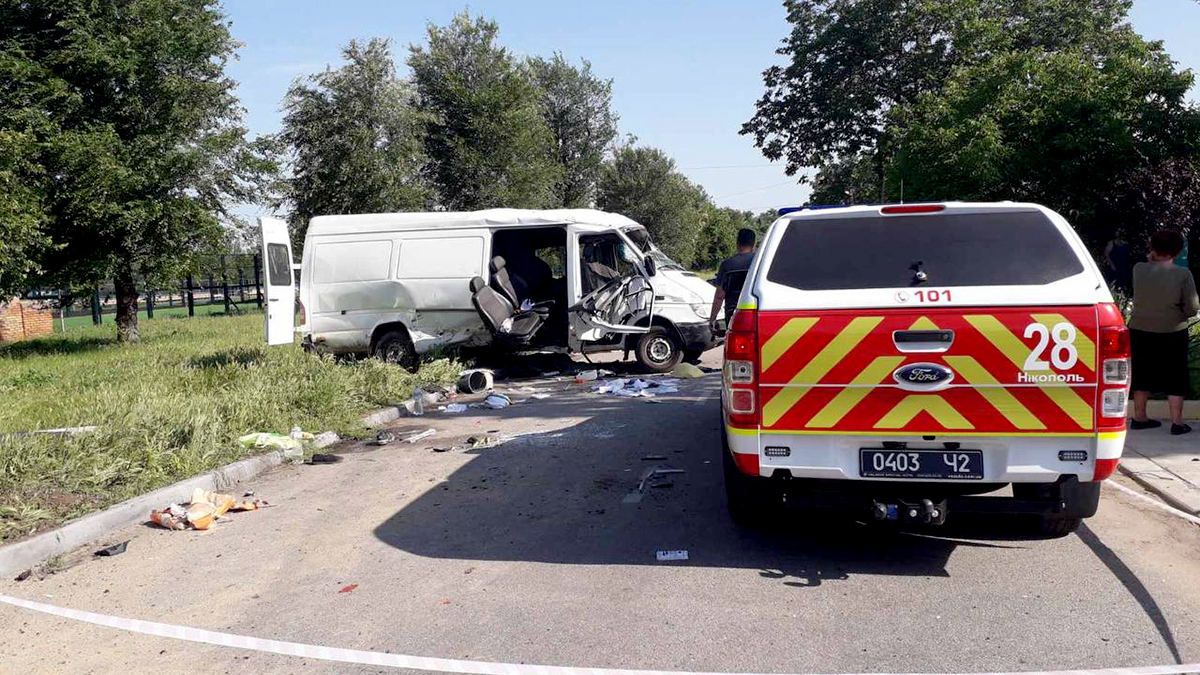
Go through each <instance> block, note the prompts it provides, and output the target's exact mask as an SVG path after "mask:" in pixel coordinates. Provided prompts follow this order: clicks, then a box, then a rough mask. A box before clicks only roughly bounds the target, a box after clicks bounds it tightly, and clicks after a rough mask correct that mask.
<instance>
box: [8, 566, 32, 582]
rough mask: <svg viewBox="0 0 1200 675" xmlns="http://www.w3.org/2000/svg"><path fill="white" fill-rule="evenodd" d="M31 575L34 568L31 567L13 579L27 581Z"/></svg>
mask: <svg viewBox="0 0 1200 675" xmlns="http://www.w3.org/2000/svg"><path fill="white" fill-rule="evenodd" d="M31 576H33V568H30V569H27V570H25V571H24V572H21V573H20V574H18V575H17V576H16V578H14V579H13V581H25V580H26V579H28V578H29V577H31Z"/></svg>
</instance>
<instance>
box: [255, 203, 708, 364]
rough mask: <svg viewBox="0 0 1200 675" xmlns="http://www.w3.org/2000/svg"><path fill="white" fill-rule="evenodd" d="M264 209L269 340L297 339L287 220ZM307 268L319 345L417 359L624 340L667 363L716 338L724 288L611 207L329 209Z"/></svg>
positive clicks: (315, 233) (311, 322) (307, 248)
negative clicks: (436, 353) (451, 351)
mask: <svg viewBox="0 0 1200 675" xmlns="http://www.w3.org/2000/svg"><path fill="white" fill-rule="evenodd" d="M259 223H260V228H261V232H262V245H263V259H264V260H265V261H267V275H266V276H267V281H268V285H267V288H268V293H267V296H268V300H269V302H268V305H267V307H268V312H267V313H268V317H267V321H266V323H267V328H266V332H267V340H268V342H269V343H271V344H280V343H288V342H291V341H292V340H293V317H294V313H293V312H291V311H290V310H291V309H292V297H293V290H292V286H291V275H290V269H291V264H292V256H291V247H290V244H289V236H288V231H287V225H286V224H285V223H284V222H283V221H281V220H279V219H276V218H261V219H260V221H259ZM300 269H301V272H300V294H299V304H300V311H299V315H300V325H299V327H298V328H295V329H294V330H295V332H297V333H299V334H300V339H301V340H302V342H303V343H304V344H305V346H306V347H309V348H312V349H315V350H319V351H322V352H330V353H361V354H371V355H374V356H378V357H381V358H384V359H386V360H389V361H393V362H397V363H402V364H405V365H411V364H412V363H413V362H414V361H415V359H416V357H417V356H419V355H421V354H425V353H427V352H429V351H430V350H434V349H438V348H442V347H447V346H451V345H466V346H482V345H486V344H493V345H496V346H498V347H502V348H506V349H510V350H512V351H514V352H518V351H560V352H569V353H584V354H590V353H595V352H603V351H623V352H625V354H626V357H628V355H629V354H630V353H632V354H634V355H635V356H636V358H637V360H638V361H639V363H640V364H641V365H642V366H643V367H645V368H646V369H647V370H650V371H655V372H661V371H665V370H669V369H671V368H673V367H674V366H675V365H676V364H677V363H679V361H680V360H682V359H685V358H694V357H698V356H699V354H700V353H701V352H703V351H704V350H706V349H709V348H710V347H713V346H714V345H715V344H716V343H717V340H716V338H715V337H714V335H713V333H712V331H711V329H710V328H709V321H708V313H709V310H710V308H711V306H712V299H713V294H714V288H713V287H712V286H711V285H710V284H708V283H707V282H705V281H704V280H702V279H701V278H699V277H698V276H696V275H695V274H692V273H691V272H688V271H687V270H685V269H684V268H683V267H682V266H680V265H679V264H677V263H675V262H674V261H672V260H671V259H670V258H669V257H668V256H666V255H665V254H664V253H663V252H662V251H660V250H659V249H658V248H656V247H655V246H654V243H653V242H652V241H651V240H650V236H649V234H648V233H647V232H646V229H645V228H644V227H642V226H641V225H639V224H638V223H636V222H634V221H632V220H630V219H628V218H626V217H624V216H621V215H617V214H613V213H606V212H603V211H596V210H591V209H570V210H565V209H564V210H521V209H491V210H486V211H474V212H464V213H382V214H363V215H340V216H318V217H316V218H313V219H312V221H310V222H309V226H308V232H307V235H306V237H305V241H304V252H303V259H302V262H301V265H300ZM277 271H278V272H279V273H278V274H277V273H276V272H277ZM277 282H279V283H277Z"/></svg>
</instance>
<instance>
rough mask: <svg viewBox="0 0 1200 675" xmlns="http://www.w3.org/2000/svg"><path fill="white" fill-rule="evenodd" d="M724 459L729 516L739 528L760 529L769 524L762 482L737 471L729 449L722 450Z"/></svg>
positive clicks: (722, 464)
mask: <svg viewBox="0 0 1200 675" xmlns="http://www.w3.org/2000/svg"><path fill="white" fill-rule="evenodd" d="M721 454H722V456H723V457H724V459H723V461H722V462H721V467H722V469H724V473H725V503H726V505H727V507H728V508H729V516H730V517H731V518H733V522H735V523H737V524H738V525H739V526H740V527H746V528H762V527H765V526H767V525H768V524H769V522H770V509H769V508H768V504H767V501H766V495H765V494H764V488H766V487H767V486H765V485H760V484H759V483H762V482H763V481H762V480H761V479H755V478H753V477H751V476H747V475H746V474H744V473H742V472H741V471H739V470H738V468H737V466H736V465H735V464H734V463H733V456H732V455H730V454H729V448H722V449H721Z"/></svg>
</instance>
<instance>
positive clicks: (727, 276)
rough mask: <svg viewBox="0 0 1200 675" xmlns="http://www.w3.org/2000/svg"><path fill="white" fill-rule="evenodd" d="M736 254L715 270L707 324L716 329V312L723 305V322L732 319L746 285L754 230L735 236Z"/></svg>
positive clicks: (746, 229)
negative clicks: (715, 283)
mask: <svg viewBox="0 0 1200 675" xmlns="http://www.w3.org/2000/svg"><path fill="white" fill-rule="evenodd" d="M737 248H738V252H737V253H736V254H734V255H733V256H731V257H729V258H726V259H725V260H724V261H723V262H722V263H721V267H720V268H719V269H718V270H717V279H716V282H717V293H716V295H714V296H713V304H712V311H710V312H709V314H708V317H709V318H708V322H709V323H710V324H711V325H712V326H713V328H716V325H717V310H719V309H720V308H721V305H722V304H724V305H725V321H726V323H728V322H729V320H730V319H731V318H733V310H735V309H737V302H738V296H740V295H741V294H742V286H743V285H744V284H745V283H746V274H747V273H749V272H750V263H752V262H754V230H751V229H748V228H744V227H743V228H742V229H740V230H738V234H737Z"/></svg>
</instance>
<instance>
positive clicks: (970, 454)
mask: <svg viewBox="0 0 1200 675" xmlns="http://www.w3.org/2000/svg"><path fill="white" fill-rule="evenodd" d="M858 473H859V475H860V476H861V477H863V478H918V479H921V478H924V479H938V480H983V453H982V452H981V451H979V450H953V451H951V450H876V449H868V448H863V449H862V450H860V451H859V468H858Z"/></svg>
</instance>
